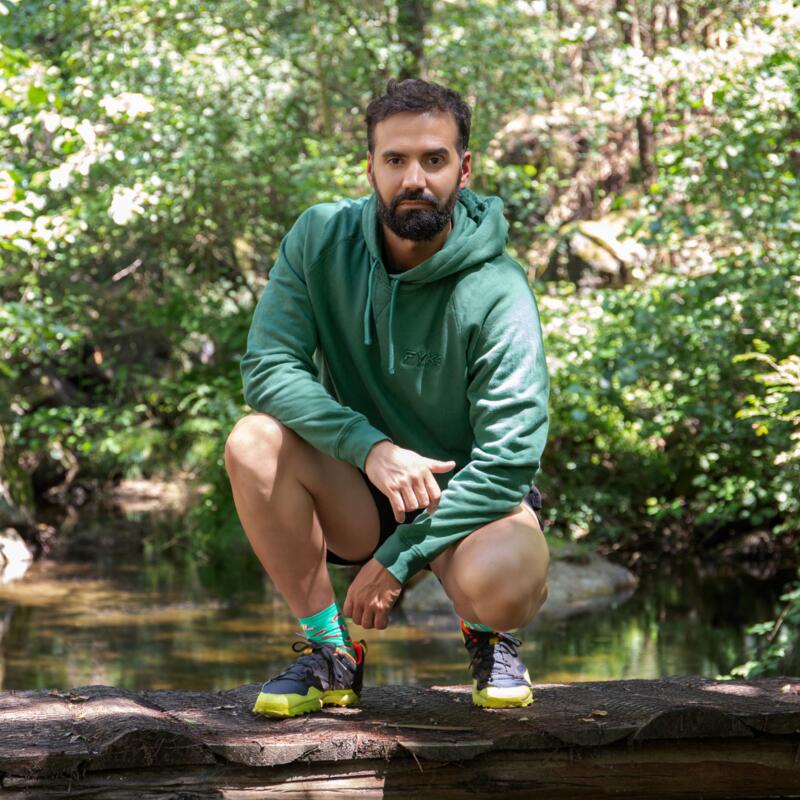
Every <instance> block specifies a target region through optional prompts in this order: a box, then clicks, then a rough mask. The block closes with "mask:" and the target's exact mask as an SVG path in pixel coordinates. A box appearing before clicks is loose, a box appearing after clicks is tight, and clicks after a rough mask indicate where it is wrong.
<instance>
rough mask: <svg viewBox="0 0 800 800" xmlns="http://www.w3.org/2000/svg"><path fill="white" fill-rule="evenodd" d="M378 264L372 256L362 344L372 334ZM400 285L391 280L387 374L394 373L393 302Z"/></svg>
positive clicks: (368, 342) (367, 343)
mask: <svg viewBox="0 0 800 800" xmlns="http://www.w3.org/2000/svg"><path fill="white" fill-rule="evenodd" d="M377 265H378V259H377V258H373V259H372V260H371V263H370V267H369V277H368V278H367V305H366V307H365V308H364V344H366V345H370V344H372V335H371V333H370V329H371V327H372V326H371V325H370V319H371V318H372V286H373V284H374V283H375V270H376V268H377ZM399 286H400V281H398V280H394V279H393V280H392V296H391V298H390V300H389V374H390V375H394V336H393V334H392V327H393V325H394V304H395V298H396V297H397V289H398V287H399Z"/></svg>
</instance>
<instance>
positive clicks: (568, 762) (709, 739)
mask: <svg viewBox="0 0 800 800" xmlns="http://www.w3.org/2000/svg"><path fill="white" fill-rule="evenodd" d="M258 688H259V687H258V685H256V684H253V685H249V686H242V687H238V688H235V689H230V690H227V691H220V692H173V691H143V692H136V693H135V692H130V691H126V690H122V689H115V688H112V687H107V686H84V687H80V688H78V689H73V690H71V691H57V690H51V691H6V692H0V775H2V787H3V791H2V792H0V796H2V797H4V798H5V797H9V798H12V800H23V798H24V800H34V798H36V800H38V798H42V800H49V799H50V798H56V797H81V796H85V797H92V798H100V799H101V800H102V799H103V798H115V799H118V800H127V798H136V800H149V798H153V799H154V800H155V798H160V799H162V800H163V798H174V799H175V800H177V799H178V798H181V800H188V798H192V800H194V799H195V798H205V797H209V798H211V797H215V798H219V797H226V798H237V800H249V799H250V798H255V797H272V796H285V797H298V798H299V797H303V798H316V797H319V798H327V797H334V796H336V797H349V796H353V797H364V798H371V797H395V796H396V797H408V796H411V795H412V794H413V795H417V796H419V797H428V796H430V797H434V796H435V797H439V798H449V797H453V798H455V797H480V796H485V794H494V793H496V791H502V792H503V794H504V795H505V796H507V797H509V798H512V797H529V796H532V794H533V793H534V792H535V794H536V797H537V798H542V799H544V798H549V797H553V798H555V797H588V796H594V797H596V796H598V795H599V796H603V795H612V794H613V795H615V796H623V797H664V798H667V797H697V798H700V797H703V798H712V797H775V796H782V797H791V796H796V797H800V678H790V677H777V678H769V679H759V680H751V681H743V680H738V681H714V680H710V679H704V678H698V677H694V676H675V677H670V678H664V679H661V680H623V681H592V682H582V683H571V684H535V685H534V698H535V701H534V703H533V705H531V706H528V707H527V708H520V709H505V710H488V709H479V708H475V707H474V706H473V705H472V704H471V701H470V695H469V689H468V687H465V686H451V687H435V688H432V689H423V688H419V687H409V686H386V687H379V688H366V689H365V690H364V693H363V695H362V703H361V705H360V706H359V707H357V708H349V709H326V710H325V711H323V712H320V713H316V714H313V715H306V716H302V717H297V718H294V719H286V720H271V719H267V718H264V717H261V716H259V715H256V714H253V713H252V711H251V710H250V709H251V707H252V704H253V701H254V698H255V696H256V695H257V693H258ZM654 782H655V784H654ZM648 784H649V785H650V788H649V789H648ZM654 785H655V786H656V787H657V789H658V791H656V792H655V793H654V792H653V786H654Z"/></svg>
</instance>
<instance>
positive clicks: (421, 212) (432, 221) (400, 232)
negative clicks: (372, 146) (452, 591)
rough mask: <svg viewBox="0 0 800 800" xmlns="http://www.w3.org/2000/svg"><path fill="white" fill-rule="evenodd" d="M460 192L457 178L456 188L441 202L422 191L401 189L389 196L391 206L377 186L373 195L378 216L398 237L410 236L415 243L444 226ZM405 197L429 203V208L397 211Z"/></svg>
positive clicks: (426, 239)
mask: <svg viewBox="0 0 800 800" xmlns="http://www.w3.org/2000/svg"><path fill="white" fill-rule="evenodd" d="M460 191H461V190H460V189H459V187H458V181H456V185H455V188H454V189H453V191H452V192H451V193H450V196H449V197H448V198H447V199H446V200H445V201H444V202H440V201H439V200H438V199H437V198H436V197H434V196H433V195H432V194H426V193H425V192H410V191H406V192H400V193H399V194H398V195H397V196H395V197H394V198H393V199H392V203H391V205H389V206H387V205H386V203H384V201H383V197H381V193H380V192H379V191H378V188H377V186H376V187H375V195H376V198H377V201H378V203H377V209H376V213H377V216H378V219H379V220H380V221H381V222H382V223H383V224H384V225H386V227H387V228H388V229H389V230H390V231H392V233H394V234H396V235H397V236H399V237H400V238H401V239H413V240H414V241H415V242H424V241H429V240H430V239H433V237H434V236H436V234H437V233H441V232H442V231H443V230H444V229H445V227H447V223H448V222H450V217H451V216H452V214H453V209H454V208H455V205H456V202H457V201H458V195H459V193H460ZM404 200H421V201H424V202H426V203H430V208H407V209H403V210H398V206H399V205H400V203H402V202H403V201H404Z"/></svg>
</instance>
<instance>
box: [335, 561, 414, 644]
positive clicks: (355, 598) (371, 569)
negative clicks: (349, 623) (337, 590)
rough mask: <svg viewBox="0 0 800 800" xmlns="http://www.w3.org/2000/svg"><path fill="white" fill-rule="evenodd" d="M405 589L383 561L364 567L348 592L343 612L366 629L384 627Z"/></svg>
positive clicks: (372, 562)
mask: <svg viewBox="0 0 800 800" xmlns="http://www.w3.org/2000/svg"><path fill="white" fill-rule="evenodd" d="M402 588H403V586H402V584H401V583H400V581H398V580H397V578H395V577H394V575H392V573H391V572H389V570H387V569H386V567H384V566H383V564H381V562H380V561H377V560H376V559H374V558H372V559H370V560H369V561H367V563H366V564H364V566H363V567H361V569H360V570H359V573H358V575H356V577H355V580H354V581H353V582H352V583H351V584H350V588H349V589H348V590H347V597H346V598H345V601H344V608H343V609H342V613H343V614H344V615H345V617H350V618H351V619H352V620H353V622H355V623H356V625H360V626H361V627H362V628H380V629H381V630H383V628H385V627H386V625H387V623H388V622H389V612H390V611H391V610H392V606H394V604H395V603H396V602H397V598H398V597H400V592H401V590H402Z"/></svg>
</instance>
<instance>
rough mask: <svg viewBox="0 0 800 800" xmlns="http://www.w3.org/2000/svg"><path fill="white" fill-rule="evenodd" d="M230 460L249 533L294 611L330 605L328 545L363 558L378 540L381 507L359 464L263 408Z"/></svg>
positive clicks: (241, 425) (247, 423)
mask: <svg viewBox="0 0 800 800" xmlns="http://www.w3.org/2000/svg"><path fill="white" fill-rule="evenodd" d="M225 467H226V469H227V471H228V476H229V478H230V481H231V488H232V490H233V499H234V503H235V505H236V511H237V513H238V514H239V519H240V520H241V523H242V527H243V528H244V531H245V533H246V534H247V538H248V539H249V540H250V544H251V546H252V547H253V551H254V552H255V554H256V556H257V557H258V559H259V561H260V562H261V564H262V565H263V567H264V569H265V570H266V571H267V573H268V574H269V576H270V578H272V581H273V583H274V584H275V587H276V588H277V589H278V591H279V592H280V593H281V595H283V597H284V598H285V599H286V602H287V603H288V604H289V608H291V610H292V613H293V614H294V615H295V616H297V617H307V616H310V615H312V614H315V613H317V612H318V611H320V610H321V609H323V608H326V607H327V606H329V605H330V604H331V603H332V602H333V601H334V595H333V588H332V587H331V583H330V578H329V577H328V570H327V567H326V562H325V552H326V546H329V547H330V549H331V550H332V551H333V552H334V553H336V554H337V555H338V556H340V557H342V558H344V559H347V560H353V561H356V560H361V559H364V558H368V557H369V556H370V555H371V554H372V551H373V550H374V549H375V547H376V546H377V543H378V538H379V524H380V523H379V519H378V511H377V509H376V508H375V501H374V500H373V498H372V495H371V494H370V491H369V489H368V488H367V485H366V483H365V482H364V479H363V478H362V477H361V475H360V474H359V472H358V470H357V469H356V468H355V467H354V466H353V465H352V464H349V463H347V462H344V461H339V460H337V459H334V458H331V457H330V456H328V455H326V454H325V453H322V452H320V451H319V450H317V449H316V448H314V447H312V446H311V445H310V444H308V442H306V441H305V440H304V439H302V438H301V437H300V436H298V435H297V434H296V433H294V431H292V430H290V429H289V428H287V427H286V426H285V425H283V424H282V423H281V422H279V421H278V420H276V419H275V418H274V417H272V416H270V415H268V414H261V413H253V414H249V415H248V416H246V417H243V418H242V419H241V420H239V422H238V423H237V424H236V426H235V427H234V428H233V430H232V431H231V434H230V436H229V437H228V441H227V443H226V445H225ZM323 531H324V534H323Z"/></svg>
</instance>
